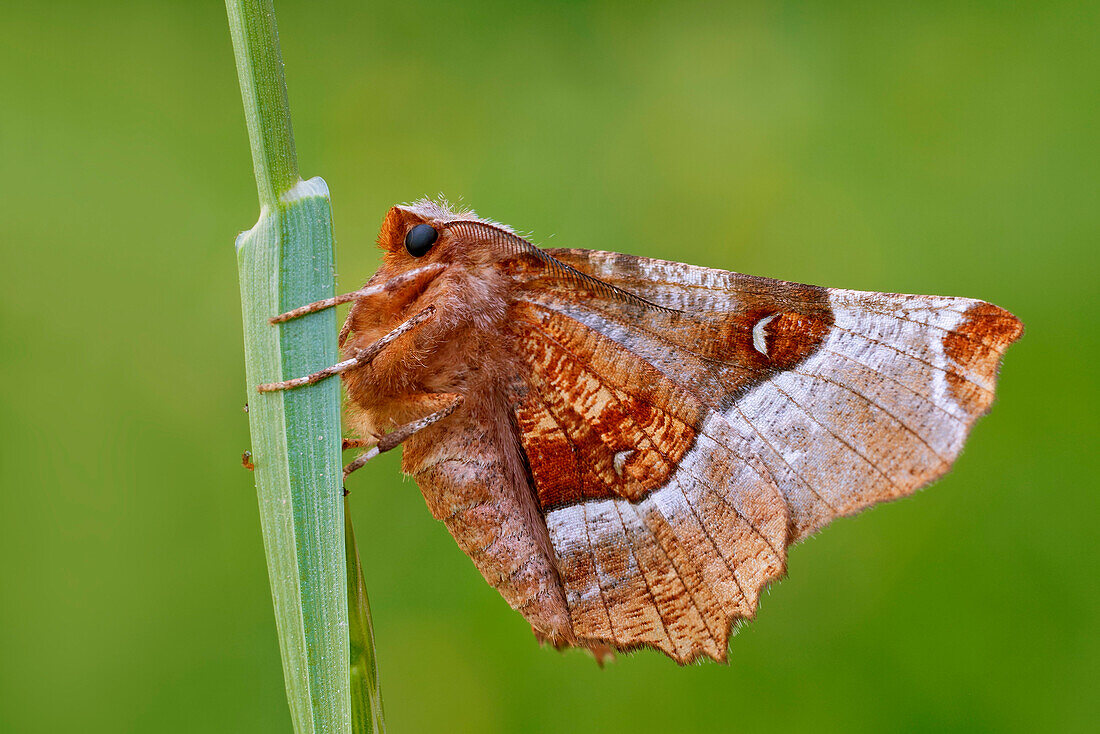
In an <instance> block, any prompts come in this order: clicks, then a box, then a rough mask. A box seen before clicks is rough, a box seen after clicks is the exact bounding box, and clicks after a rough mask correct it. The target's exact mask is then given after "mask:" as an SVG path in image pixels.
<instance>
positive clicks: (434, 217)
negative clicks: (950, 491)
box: [260, 200, 1023, 664]
mask: <svg viewBox="0 0 1100 734" xmlns="http://www.w3.org/2000/svg"><path fill="white" fill-rule="evenodd" d="M378 243H379V245H380V246H381V247H382V249H383V250H384V253H385V254H384V260H383V263H382V266H381V267H380V268H379V270H378V272H377V273H375V274H374V277H372V278H371V279H370V281H368V282H367V284H366V286H365V287H364V288H362V289H361V290H359V291H356V292H354V293H351V294H347V295H344V296H339V297H337V298H334V299H329V300H328V301H322V302H319V303H317V304H311V305H309V306H304V307H302V308H300V309H296V310H295V311H291V312H289V313H287V314H283V315H282V316H279V317H276V318H275V319H273V322H279V321H285V320H287V319H289V318H294V317H295V316H298V315H301V314H303V313H308V312H311V311H315V310H319V309H321V308H327V307H329V306H333V305H335V304H337V303H341V302H347V301H354V305H353V306H352V309H351V312H350V314H349V315H348V319H347V322H346V323H345V325H344V328H343V330H342V332H341V334H340V343H341V347H342V350H343V355H344V358H345V360H344V361H343V362H341V363H340V364H338V365H335V366H334V367H332V368H330V369H327V370H323V371H322V372H319V373H317V374H315V375H310V376H308V377H303V378H298V379H296V380H289V381H287V382H284V383H275V384H271V385H262V386H260V389H261V390H275V389H284V388H288V387H295V386H297V385H301V384H308V383H310V382H315V381H317V380H319V379H322V378H324V377H327V376H329V375H333V374H337V373H342V374H343V380H344V384H345V386H346V389H347V394H348V408H349V409H348V418H347V422H348V425H349V427H350V428H351V429H352V430H354V431H355V433H356V434H358V436H360V438H359V439H353V440H350V441H347V442H345V444H346V445H347V446H358V447H365V448H368V449H369V450H368V451H367V452H366V453H364V454H363V455H361V456H360V457H359V458H358V459H357V460H356V461H354V462H352V463H351V464H349V465H348V468H347V471H349V472H350V471H352V470H354V469H356V468H358V467H359V466H362V465H363V464H364V463H365V462H366V461H367V460H368V459H370V458H371V457H372V456H375V455H377V454H378V452H380V451H385V450H388V449H390V448H393V447H395V446H397V445H398V444H403V445H404V456H403V463H402V468H403V470H404V471H405V473H407V474H409V475H411V476H413V477H415V478H416V481H417V484H418V485H419V486H420V489H421V491H422V492H423V494H424V499H425V500H426V502H427V504H428V508H429V509H430V510H431V512H432V514H433V515H434V516H435V517H436V518H438V519H439V520H442V521H443V522H444V524H445V525H446V526H447V529H448V530H450V532H451V534H452V535H453V536H454V538H455V540H456V541H457V542H458V545H459V546H460V547H461V548H462V550H463V551H465V552H466V554H467V555H469V556H470V559H471V560H472V561H473V562H474V565H476V566H477V568H478V570H479V571H481V573H482V574H483V575H484V576H485V579H486V581H488V582H489V583H490V584H491V585H492V586H494V587H495V588H496V589H497V590H498V591H499V592H500V594H501V595H502V596H503V597H504V599H505V600H506V601H507V602H508V603H509V604H510V605H511V606H512V607H513V608H514V609H516V610H518V611H519V612H520V613H521V614H523V616H524V617H525V618H526V619H527V620H528V621H529V622H530V623H531V627H532V629H533V630H534V633H535V635H536V637H538V638H539V639H540V640H546V641H549V642H551V643H553V644H554V645H556V646H558V647H565V646H577V647H583V648H587V649H589V650H592V651H593V652H594V653H595V654H596V655H597V657H598V658H599V657H601V656H602V655H603V654H604V653H605V652H607V651H610V650H620V651H625V650H632V649H635V648H640V647H652V648H656V649H658V650H660V651H661V652H663V653H665V654H666V655H668V656H669V657H671V658H672V659H674V660H676V661H677V662H678V663H681V664H683V663H687V662H689V661H692V660H695V659H696V658H699V657H702V656H708V657H710V658H713V659H715V660H719V661H723V660H725V658H726V652H727V642H728V639H729V634H730V626H731V624H732V623H734V622H736V621H737V620H747V619H751V618H752V617H753V616H754V614H755V610H756V606H757V601H758V600H759V598H760V593H761V590H762V589H763V588H764V587H765V586H767V584H769V583H770V582H772V581H774V580H776V579H778V578H780V577H782V576H783V575H784V572H785V568H786V560H787V548H788V547H789V546H790V545H791V544H793V543H796V542H798V541H799V540H802V539H803V538H805V537H806V536H808V535H810V534H811V533H813V532H815V531H816V530H818V529H819V528H821V527H822V526H823V525H825V524H827V523H828V522H830V521H831V520H832V519H833V518H836V517H841V516H844V515H851V514H853V513H855V512H859V511H860V510H862V509H863V508H866V507H868V506H870V505H873V504H876V503H878V502H884V501H887V500H893V499H897V498H899V497H905V496H907V495H909V494H912V493H913V492H914V491H915V490H917V489H918V488H920V487H922V486H924V485H926V484H928V483H929V482H931V481H933V480H935V479H936V478H938V477H940V476H942V475H943V474H944V473H945V472H946V471H947V470H948V469H949V468H950V466H951V463H952V462H953V461H954V460H955V458H956V457H957V456H958V455H959V451H960V450H961V448H962V445H963V442H964V441H965V439H966V435H967V433H968V432H969V430H970V428H971V426H972V425H973V424H974V421H975V420H977V418H978V417H979V416H981V415H982V414H984V413H985V412H986V411H987V410H989V407H990V404H991V403H992V401H993V392H994V388H995V384H996V380H997V371H998V367H999V365H1000V361H1001V356H1002V354H1003V352H1004V350H1005V349H1006V348H1007V347H1008V345H1009V344H1011V343H1012V342H1014V341H1015V340H1016V339H1017V338H1019V336H1020V335H1021V333H1022V330H1023V327H1022V325H1021V323H1020V322H1019V321H1018V320H1017V319H1016V318H1015V317H1014V316H1013V315H1012V314H1010V313H1009V312H1007V311H1005V310H1003V309H1000V308H998V307H997V306H993V305H991V304H988V303H983V302H982V301H975V300H971V299H967V298H945V297H936V296H912V295H897V294H891V293H871V292H858V291H848V290H837V289H829V288H820V287H817V286H809V285H800V284H797V283H788V282H785V281H778V280H770V279H768V278H759V277H754V276H751V275H741V274H739V273H732V272H726V271H722V270H712V269H709V268H702V267H696V266H692V265H684V264H681V263H676V262H666V261H662V260H652V259H649V258H643V257H635V256H632V255H623V254H616V253H609V252H594V251H589V250H568V249H559V250H542V249H539V248H537V247H535V246H534V245H533V244H531V243H530V242H528V241H526V240H524V239H522V238H520V237H519V236H517V235H516V234H515V233H514V232H513V231H512V230H511V229H509V228H508V227H505V226H502V225H500V224H496V223H494V222H490V221H487V220H484V219H479V218H478V217H477V216H476V215H475V214H474V212H472V211H453V210H451V209H450V208H449V207H448V206H446V205H445V204H436V203H433V202H431V201H427V200H424V201H420V202H417V203H415V204H412V205H409V206H398V207H394V208H393V209H391V210H390V211H389V213H388V214H387V216H386V219H385V222H384V223H383V225H382V231H381V234H380V236H379V239H378Z"/></svg>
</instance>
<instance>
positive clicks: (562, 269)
mask: <svg viewBox="0 0 1100 734" xmlns="http://www.w3.org/2000/svg"><path fill="white" fill-rule="evenodd" d="M443 227H444V228H446V229H453V230H456V231H457V232H458V233H459V234H463V235H466V236H467V237H471V238H474V237H478V236H482V237H487V238H488V239H489V241H491V242H492V243H494V244H496V245H497V246H498V247H500V248H501V249H503V250H504V251H505V252H509V253H511V254H514V255H531V256H532V257H534V258H535V259H537V260H538V261H539V262H540V263H542V264H543V265H544V266H545V267H546V268H547V269H549V270H550V271H551V272H552V273H553V274H554V275H556V276H557V277H559V278H564V279H566V280H569V281H572V282H573V283H576V284H577V285H580V286H582V287H585V288H589V289H591V290H593V291H595V292H596V293H598V294H600V295H602V296H606V297H608V298H613V299H615V300H617V301H622V302H623V303H630V304H633V305H635V306H640V307H642V308H650V309H653V310H656V311H661V312H662V313H681V312H680V311H679V310H677V309H675V308H668V307H666V306H660V305H658V304H656V303H653V302H652V301H647V300H646V299H644V298H642V297H641V296H638V295H635V294H634V293H631V292H630V291H627V290H623V289H622V288H619V287H617V286H613V285H611V284H610V283H605V282H604V281H602V280H600V279H599V278H596V277H594V276H591V275H588V274H587V273H582V272H581V271H579V270H577V269H576V268H574V267H573V266H572V265H567V264H565V263H563V262H562V261H561V260H558V259H557V258H556V257H554V256H553V255H551V254H550V253H548V252H546V251H545V250H542V249H540V248H539V247H537V246H535V245H534V244H533V243H531V242H528V241H527V240H525V239H523V238H522V237H520V236H519V235H517V234H513V233H512V232H509V231H508V230H506V229H504V228H502V227H498V226H496V225H493V224H486V223H485V222H479V221H475V220H470V219H457V220H454V221H451V222H447V223H445V224H444V225H443Z"/></svg>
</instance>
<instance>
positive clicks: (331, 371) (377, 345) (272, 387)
mask: <svg viewBox="0 0 1100 734" xmlns="http://www.w3.org/2000/svg"><path fill="white" fill-rule="evenodd" d="M434 314H435V306H431V305H429V306H427V307H426V308H425V309H424V310H422V311H420V312H419V313H417V314H416V315H415V316H413V317H412V318H411V319H409V320H407V321H405V322H403V323H401V324H399V325H398V326H397V327H396V328H395V329H393V330H392V331H390V332H389V333H388V334H386V335H385V336H383V337H382V338H381V339H379V340H378V341H376V342H374V343H373V344H370V345H369V346H367V347H364V348H363V349H360V350H358V351H357V352H356V353H355V354H354V355H353V356H352V357H351V358H349V359H345V360H344V361H343V362H338V363H336V364H334V365H332V366H331V367H326V368H324V369H323V370H318V371H317V372H314V373H313V374H312V375H306V376H305V377H295V378H294V379H291V380H283V381H282V382H266V383H264V384H262V385H258V386H257V387H256V390H257V391H259V392H275V391H277V390H289V389H291V388H295V387H303V386H305V385H312V384H314V383H315V382H320V381H321V380H323V379H325V378H326V377H332V376H333V375H339V374H340V373H342V372H347V371H348V370H351V369H355V368H357V367H362V366H364V365H367V364H370V362H371V361H372V360H373V359H374V358H375V357H377V356H378V355H379V354H380V353H381V352H382V350H383V349H385V348H386V347H387V346H388V345H389V344H391V343H392V342H393V341H394V340H395V339H397V338H398V337H400V336H401V335H403V334H406V333H408V332H409V331H412V330H413V329H415V328H416V327H417V326H420V325H421V324H423V323H424V322H426V321H427V320H428V319H430V318H431V317H432V316H433V315H434Z"/></svg>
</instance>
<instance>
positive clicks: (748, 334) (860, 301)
mask: <svg viewBox="0 0 1100 734" xmlns="http://www.w3.org/2000/svg"><path fill="white" fill-rule="evenodd" d="M551 252H552V254H553V255H554V256H555V257H557V258H559V259H560V260H561V261H563V262H565V263H566V264H568V265H571V266H573V267H575V268H577V269H578V270H580V271H582V272H584V273H587V274H590V275H593V276H595V277H597V278H600V279H601V280H603V281H605V282H607V283H610V284H612V285H614V286H617V287H619V288H622V289H624V290H627V291H630V292H632V293H635V294H637V295H638V296H641V297H642V298H644V299H646V300H648V301H651V302H652V303H654V304H656V305H657V306H660V307H663V308H665V309H673V310H674V311H673V312H666V311H663V310H659V309H645V308H641V307H638V306H636V305H632V304H626V303H620V302H616V301H615V300H614V299H609V298H606V297H597V296H596V295H595V294H580V295H578V293H577V291H576V288H575V287H572V286H569V285H567V284H563V283H561V281H560V279H555V278H554V277H552V276H548V275H547V274H546V273H545V272H543V273H539V272H538V271H537V270H535V269H531V270H530V271H527V272H526V273H525V274H517V277H519V279H520V280H521V281H522V282H524V283H525V285H524V287H521V288H520V289H519V294H520V295H519V298H520V299H522V300H526V301H530V302H533V303H536V304H538V306H539V307H540V308H544V309H550V310H553V311H555V312H556V313H558V314H560V315H561V316H562V317H563V318H566V319H569V320H571V321H574V322H576V323H578V324H581V325H583V326H584V327H585V328H586V329H588V330H590V331H592V332H595V333H598V334H599V335H601V336H602V337H605V338H607V339H609V340H611V341H614V342H615V343H616V344H617V345H619V346H620V347H622V348H623V349H624V350H626V351H628V352H630V353H632V354H635V355H637V356H639V357H640V358H642V359H643V360H644V361H646V362H647V363H649V364H650V365H652V366H653V367H654V368H655V369H656V370H657V371H658V372H659V373H660V374H661V376H662V377H663V378H664V379H666V380H668V381H669V382H671V383H674V384H676V385H678V386H680V387H681V388H683V391H684V392H686V393H689V394H691V395H692V396H694V397H695V398H697V399H698V400H699V401H700V402H702V403H703V404H704V405H706V406H707V407H709V408H711V409H713V410H714V411H715V412H716V413H717V414H718V415H719V416H720V417H721V418H722V419H723V420H724V421H726V422H727V423H728V424H729V425H730V426H732V427H733V429H734V430H735V432H736V433H737V434H739V435H741V436H744V437H745V439H746V441H747V442H748V443H749V445H750V446H751V450H752V451H753V452H755V453H756V454H758V455H759V456H760V457H761V458H762V459H763V460H764V462H765V463H766V464H767V466H768V468H769V469H770V471H771V474H772V476H773V477H774V479H775V481H776V482H777V484H778V486H779V488H780V490H781V491H782V493H783V494H784V496H785V497H786V500H787V502H788V505H789V506H790V514H791V524H792V526H791V530H790V541H791V542H794V541H796V540H798V539H800V538H802V537H805V536H806V535H808V534H809V533H812V532H813V531H814V530H816V529H817V528H819V527H821V526H822V525H824V524H825V523H827V522H828V521H829V520H831V519H832V518H834V517H837V516H840V515H848V514H852V513H854V512H857V511H859V510H860V509H862V508H864V507H867V506H869V505H872V504H874V503H877V502H881V501H884V500H890V499H896V498H898V497H903V496H905V495H908V494H911V493H912V492H913V491H915V490H916V489H918V488H919V487H921V486H923V485H925V484H927V483H929V482H931V481H932V480H934V479H936V478H937V477H939V476H941V475H943V474H944V472H946V471H947V470H948V469H949V468H950V466H951V464H952V462H953V461H954V460H955V458H956V457H957V456H958V454H959V451H960V450H961V448H962V445H963V442H964V441H965V439H966V436H967V434H968V432H969V431H970V428H971V427H972V426H973V424H974V422H975V421H976V420H977V418H979V417H980V416H981V415H983V414H984V413H985V412H986V411H988V409H989V407H990V405H991V403H992V400H993V395H994V389H995V387H996V379H997V372H998V369H999V366H1000V362H1001V358H1002V356H1003V353H1004V350H1005V349H1006V348H1007V347H1008V345H1010V344H1011V343H1012V342H1013V341H1015V340H1016V339H1017V338H1019V336H1020V335H1021V333H1022V331H1023V327H1022V325H1021V324H1020V322H1019V321H1018V320H1017V319H1016V318H1015V317H1014V316H1013V315H1012V314H1010V313H1008V312H1007V311H1005V310H1003V309H1001V308H998V307H997V306H993V305H991V304H988V303H984V302H982V301H976V300H971V299H967V298H950V297H937V296H912V295H898V294H887V293H874V292H859V291H848V290H835V289H825V288H818V287H815V286H806V285H800V284H795V283H788V282H785V281H776V280H770V279H767V278H759V277H754V276H747V275H741V274H738V273H731V272H726V271H720V270H712V269H709V268H700V267H694V266H690V265H684V264H681V263H674V262H666V261H661V260H651V259H647V258H640V257H634V256H630V255H621V254H614V253H604V252H593V251H585V250H555V251H551ZM570 293H572V294H573V295H572V297H570V295H569V294H570Z"/></svg>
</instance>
